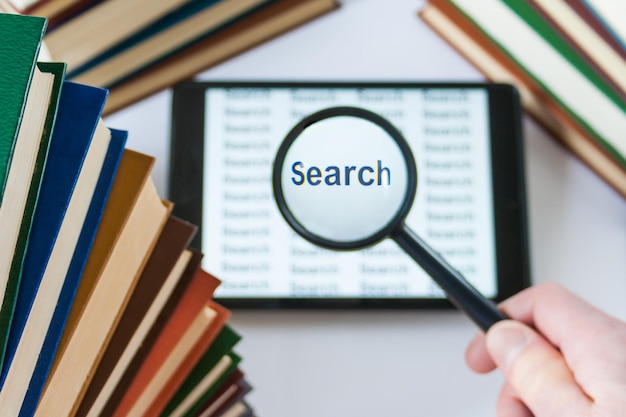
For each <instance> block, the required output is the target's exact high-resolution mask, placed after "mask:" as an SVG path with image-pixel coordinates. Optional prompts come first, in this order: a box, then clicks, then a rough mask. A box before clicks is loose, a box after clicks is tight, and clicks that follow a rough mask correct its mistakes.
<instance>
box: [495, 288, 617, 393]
mask: <svg viewBox="0 0 626 417" xmlns="http://www.w3.org/2000/svg"><path fill="white" fill-rule="evenodd" d="M500 307H501V308H502V309H503V310H504V311H505V312H506V313H507V314H509V316H510V317H512V318H515V319H516V320H520V321H522V322H524V323H527V324H531V325H532V326H533V327H535V328H536V329H537V330H538V331H539V332H540V333H541V334H543V335H544V337H545V338H546V339H547V340H549V341H550V342H551V343H552V344H553V345H554V346H556V347H557V348H559V350H560V351H561V353H562V355H563V357H564V358H565V360H566V362H567V363H568V365H569V367H570V368H571V369H575V370H576V377H577V379H578V381H579V382H580V383H581V384H582V385H583V387H584V388H585V390H587V391H588V392H589V393H591V391H592V390H593V388H592V386H593V384H594V382H597V381H596V380H597V378H595V375H597V373H598V372H602V373H603V374H604V375H605V377H606V378H608V379H609V380H612V381H615V382H621V383H626V376H625V375H626V373H624V372H623V371H622V370H623V369H626V355H623V348H621V347H620V346H624V345H625V344H626V325H625V324H624V323H623V322H621V321H620V320H617V319H615V318H613V317H610V316H608V315H607V314H606V313H604V312H603V311H601V310H599V309H597V308H596V307H594V306H592V305H591V304H589V303H587V302H586V301H584V300H582V299H581V298H579V297H578V296H576V295H574V294H573V293H571V292H569V291H568V290H566V289H565V288H563V287H561V286H559V285H556V284H552V283H546V284H540V285H537V286H534V287H531V288H528V289H526V290H524V291H522V292H520V293H518V294H517V295H515V296H513V297H511V298H510V299H508V300H506V301H505V302H503V303H502V304H501V305H500ZM607 336H608V337H607ZM597 340H607V341H608V342H607V343H597ZM589 357H594V358H596V359H597V360H595V361H589Z"/></svg>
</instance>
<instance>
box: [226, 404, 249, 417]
mask: <svg viewBox="0 0 626 417" xmlns="http://www.w3.org/2000/svg"><path fill="white" fill-rule="evenodd" d="M252 416H254V413H253V411H252V408H250V406H249V405H248V404H247V403H246V402H245V401H238V402H236V403H235V404H233V405H232V406H231V407H229V408H228V409H227V410H225V411H224V413H223V414H221V415H220V417H252Z"/></svg>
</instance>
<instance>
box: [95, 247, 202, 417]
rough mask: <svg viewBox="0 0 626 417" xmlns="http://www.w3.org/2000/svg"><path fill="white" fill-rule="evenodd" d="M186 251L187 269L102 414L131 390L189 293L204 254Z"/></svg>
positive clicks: (114, 405) (116, 404) (111, 411)
mask: <svg viewBox="0 0 626 417" xmlns="http://www.w3.org/2000/svg"><path fill="white" fill-rule="evenodd" d="M186 252H188V253H189V254H190V260H189V262H188V263H187V266H186V267H185V271H184V272H183V273H182V276H181V277H180V278H179V280H178V282H177V284H176V287H175V288H174V290H173V292H172V293H171V295H170V297H169V298H168V299H167V301H166V303H165V306H164V307H163V308H162V309H161V311H160V312H159V315H158V317H157V319H156V320H155V322H154V324H153V325H152V327H151V328H150V330H149V331H148V334H147V335H146V336H145V338H144V340H143V344H142V345H141V346H140V347H139V349H138V350H137V351H136V353H135V354H134V356H133V358H132V360H131V361H130V363H129V364H128V365H127V366H126V368H125V369H124V372H123V374H122V376H121V377H120V378H119V381H118V382H117V385H115V388H114V389H113V392H112V393H111V394H110V395H108V398H107V399H106V403H105V405H104V407H102V412H100V415H107V416H109V415H112V414H113V412H114V411H115V409H116V408H117V406H118V404H119V403H120V402H121V401H122V398H123V397H124V395H126V392H127V391H128V390H129V388H130V386H131V384H132V383H133V381H134V379H135V377H136V375H137V373H138V372H139V371H140V369H141V367H142V366H143V363H144V362H145V361H146V358H147V357H148V355H149V354H150V352H151V349H152V346H154V345H155V344H156V342H157V340H158V338H159V336H160V334H161V332H162V331H163V329H164V327H165V326H166V324H167V323H168V322H169V320H170V318H171V317H172V315H173V314H174V313H175V312H176V309H177V307H178V305H179V304H180V300H181V299H182V297H183V296H184V295H185V294H187V289H188V287H189V285H190V283H191V282H192V280H193V278H194V277H195V276H196V273H197V271H198V269H199V268H200V263H201V261H202V257H203V255H202V253H201V252H199V251H197V250H193V249H187V251H186ZM144 372H145V371H144ZM93 409H94V407H92V410H93ZM90 412H91V410H90Z"/></svg>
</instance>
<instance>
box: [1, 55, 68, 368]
mask: <svg viewBox="0 0 626 417" xmlns="http://www.w3.org/2000/svg"><path fill="white" fill-rule="evenodd" d="M35 71H37V73H38V74H46V75H47V76H46V77H45V78H46V81H45V85H46V87H45V91H43V89H42V94H41V96H40V97H38V98H39V99H40V100H41V101H40V102H39V101H38V102H37V103H29V106H31V108H36V110H34V111H32V112H31V111H30V110H27V111H26V112H28V113H29V114H35V115H36V117H35V119H37V121H34V123H33V126H32V127H33V129H32V131H31V132H30V134H29V135H27V136H28V137H25V136H23V135H22V134H20V135H19V140H20V143H18V144H16V147H15V148H16V150H17V152H16V154H18V155H19V158H20V162H22V159H21V158H26V159H28V160H29V161H30V162H29V163H28V164H30V168H29V169H27V170H26V171H28V172H27V173H24V172H20V173H19V174H18V175H15V174H14V172H13V171H12V172H11V173H10V174H9V176H8V178H9V180H10V184H9V185H8V186H7V190H8V191H9V193H8V194H7V196H10V197H11V201H7V203H6V204H5V206H4V207H3V208H0V211H1V212H2V213H0V216H2V221H3V222H4V221H7V219H9V218H11V217H12V216H11V215H8V214H7V212H9V211H13V210H19V211H20V213H19V214H20V215H19V216H17V217H15V218H13V220H12V221H13V223H12V224H11V225H9V226H7V227H6V228H4V232H5V233H7V235H11V236H12V237H8V236H7V237H5V239H6V240H5V242H10V244H11V247H10V248H9V247H6V248H5V250H7V251H9V249H10V250H11V252H12V253H9V252H4V253H3V254H2V259H3V261H2V262H3V263H4V262H7V264H6V265H3V269H2V274H3V278H4V279H5V281H4V282H5V284H4V285H5V286H4V288H3V289H4V294H3V297H2V306H1V307H0V367H2V365H3V362H4V357H5V349H6V344H7V340H8V336H9V333H10V328H11V321H12V318H13V312H14V309H15V303H16V299H17V293H18V288H19V285H20V282H21V276H22V269H23V264H24V257H25V253H26V247H27V244H28V239H29V236H30V232H31V227H32V221H33V214H34V211H35V205H36V202H37V199H38V198H39V192H40V186H41V183H42V177H43V174H44V167H45V164H46V160H47V156H48V149H49V144H50V138H51V135H52V130H53V128H54V123H55V118H56V112H57V108H58V104H59V97H60V92H61V85H62V83H63V79H64V75H65V64H58V63H57V64H54V63H42V64H38V68H37V69H36V70H35ZM33 85H34V86H35V85H37V86H39V85H40V83H39V82H34V83H33ZM32 97H33V94H31V98H32ZM26 117H27V118H29V119H30V117H29V116H26ZM31 120H32V119H31ZM35 125H38V127H37V128H34V126H35ZM26 165H27V164H26V163H22V167H20V168H23V167H24V166H26ZM17 168H18V167H17V165H16V166H14V167H13V168H12V169H14V170H17ZM15 179H17V180H18V182H19V184H20V185H19V186H18V185H17V182H16V181H15ZM17 188H19V190H17ZM14 191H18V192H17V193H16V192H14ZM18 194H19V196H18ZM20 200H21V202H19V203H18V201H20ZM13 204H16V206H15V207H14V209H13V210H6V209H7V208H8V207H10V206H12V205H13ZM5 210H6V211H7V212H5ZM18 223H19V224H18ZM3 224H4V223H3ZM7 246H9V245H7ZM8 255H10V260H9V259H8V258H9V256H8ZM7 267H8V268H7Z"/></svg>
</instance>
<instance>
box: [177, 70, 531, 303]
mask: <svg viewBox="0 0 626 417" xmlns="http://www.w3.org/2000/svg"><path fill="white" fill-rule="evenodd" d="M336 106H351V107H358V108H362V109H365V110H369V111H371V112H374V113H376V114H378V115H380V116H382V117H383V118H385V119H386V120H387V121H389V122H390V123H392V124H393V125H394V126H395V127H396V128H397V129H398V130H399V131H400V132H401V133H402V135H403V136H404V137H405V139H406V141H407V142H408V144H409V146H410V148H411V151H412V152H413V155H414V158H415V161H416V165H417V170H418V173H419V174H418V181H417V192H416V197H415V201H414V203H413V207H412V209H411V211H410V212H409V214H408V216H407V219H406V224H407V225H408V226H409V227H410V228H411V229H412V230H414V231H415V232H416V233H417V234H418V235H420V236H421V237H422V239H423V240H425V241H426V242H427V243H428V244H429V245H430V246H431V247H433V248H434V249H435V250H436V251H437V252H439V253H440V254H441V255H442V256H443V257H444V258H445V259H446V260H447V261H448V262H449V263H450V264H451V265H452V266H453V267H454V268H456V269H457V270H458V271H459V272H461V274H463V275H464V276H465V278H466V279H467V280H468V281H469V282H470V283H472V285H473V286H474V287H476V289H478V290H479V291H480V292H481V293H482V294H484V295H485V296H487V297H489V298H492V299H494V300H496V301H499V300H502V299H504V298H507V297H509V296H511V295H512V294H514V293H516V292H517V291H519V290H521V289H522V288H524V287H526V286H527V285H528V283H529V255H528V239H527V225H526V202H525V184H524V161H523V146H522V131H521V120H520V119H521V110H520V102H519V97H518V94H517V92H516V90H515V89H514V88H513V87H511V86H509V85H503V84H491V83H381V82H377V83H363V82H359V83H356V82H186V83H182V84H179V85H178V86H176V87H175V88H174V92H173V100H172V135H171V138H172V142H171V161H170V174H169V198H170V199H171V200H172V201H173V202H174V203H175V208H174V214H175V215H177V216H179V217H181V218H184V219H186V220H188V221H191V222H193V223H194V224H197V225H198V226H199V233H198V234H197V236H196V237H195V240H194V242H193V245H194V246H195V247H196V248H198V249H199V250H201V251H202V252H203V253H204V254H205V256H204V260H203V265H202V266H203V268H204V269H205V270H207V271H208V272H209V273H211V274H213V275H215V276H216V277H218V278H219V279H220V280H221V281H222V284H221V285H220V287H219V288H218V290H217V291H216V293H215V296H216V299H217V300H218V301H219V302H221V303H222V304H224V305H225V306H227V307H229V308H439V307H450V306H451V304H450V303H449V302H448V301H447V300H446V299H445V295H444V294H443V292H442V291H441V290H440V289H439V288H438V286H437V285H436V284H434V282H433V281H432V280H431V279H430V277H429V276H428V275H427V274H426V273H425V272H424V271H423V270H421V268H420V267H419V266H417V265H416V264H415V262H413V261H412V260H411V259H410V258H409V256H407V255H406V254H405V253H404V252H403V251H402V250H401V249H400V248H399V247H398V246H397V244H396V243H395V242H393V241H392V240H391V239H386V240H385V241H383V242H381V243H378V244H376V245H374V246H371V247H368V248H366V249H363V250H359V251H341V252H338V251H332V250H328V249H322V248H319V247H316V246H314V245H313V244H311V243H309V242H307V241H305V240H304V239H303V238H301V237H300V236H298V235H297V234H296V233H295V232H293V231H292V230H291V229H290V227H289V226H288V225H287V223H286V222H285V220H284V218H283V217H282V216H281V214H280V212H279V210H278V208H277V205H276V202H275V200H274V195H273V192H272V167H273V163H274V159H275V157H276V152H277V150H278V148H279V146H280V145H281V143H282V141H283V139H284V138H285V136H286V135H287V133H288V132H289V131H290V130H291V129H292V127H293V126H294V125H296V124H297V123H298V122H300V121H301V120H302V119H303V118H305V117H307V116H308V115H310V114H312V113H314V112H316V111H319V110H322V109H325V108H329V107H336ZM328 151H329V152H332V149H329V150H328Z"/></svg>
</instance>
